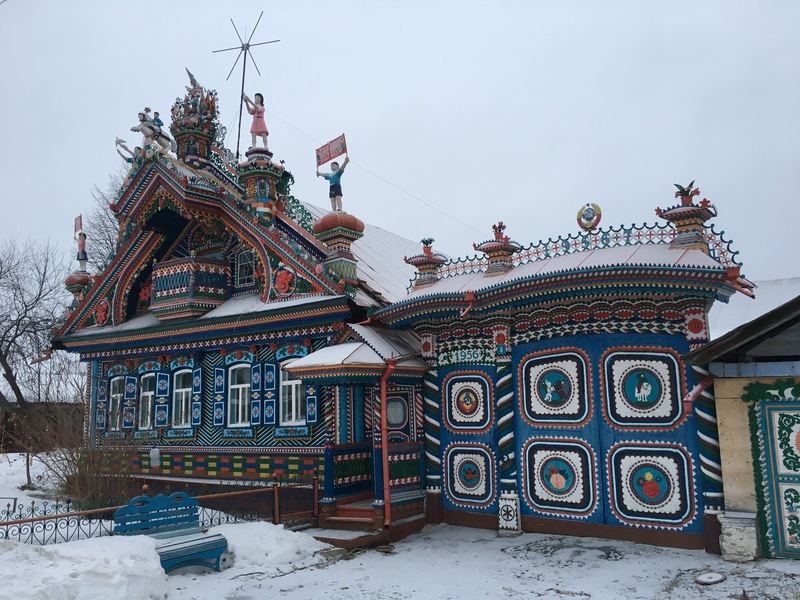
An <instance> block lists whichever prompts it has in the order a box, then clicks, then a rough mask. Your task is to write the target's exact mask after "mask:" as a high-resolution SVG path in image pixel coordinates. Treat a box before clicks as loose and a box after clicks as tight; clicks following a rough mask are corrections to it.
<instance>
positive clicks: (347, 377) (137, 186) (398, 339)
mask: <svg viewBox="0 0 800 600" xmlns="http://www.w3.org/2000/svg"><path fill="white" fill-rule="evenodd" d="M216 100H217V99H216V94H215V92H213V91H209V90H206V89H204V88H202V87H200V86H199V85H193V86H192V87H191V88H190V89H189V93H188V94H187V95H186V97H185V98H183V99H179V100H178V101H177V102H176V104H175V107H174V108H173V110H172V119H173V120H172V124H171V132H172V134H173V136H174V140H175V142H176V145H177V159H175V158H173V157H172V156H171V155H169V154H168V153H166V152H162V151H160V150H159V149H158V148H157V146H156V144H155V143H154V142H153V141H152V140H148V139H146V140H145V143H144V144H143V148H144V150H143V151H142V152H141V154H137V155H136V156H135V157H134V158H133V163H132V167H131V170H130V172H129V174H128V176H127V178H126V180H125V182H124V185H123V187H122V189H121V190H120V193H119V196H118V198H117V200H116V202H115V203H114V204H113V205H112V207H111V208H112V211H113V212H114V213H115V215H116V217H117V219H118V221H119V225H120V233H119V240H118V245H117V252H116V253H115V254H114V255H113V256H111V257H109V263H108V266H107V267H106V268H105V270H104V271H103V272H102V273H100V274H99V275H98V276H97V277H94V278H90V277H89V276H88V275H87V274H85V273H77V274H73V275H71V276H70V278H69V282H68V286H69V289H70V290H71V291H72V292H73V293H74V294H75V302H74V303H73V306H72V307H71V308H70V311H69V313H68V315H67V319H66V322H65V323H64V324H63V326H62V327H61V328H60V330H59V331H57V332H56V335H55V337H54V340H53V346H54V347H55V348H61V349H66V350H67V351H70V352H77V353H79V354H80V356H81V359H82V360H83V361H85V362H86V363H87V365H88V370H89V383H90V391H89V394H90V405H91V414H90V415H89V430H88V434H89V438H90V442H91V443H92V444H93V445H94V446H95V447H98V446H100V445H102V444H115V443H116V444H120V443H121V441H122V440H124V441H125V443H126V444H130V443H133V444H134V445H136V446H137V447H138V452H137V453H136V457H135V459H134V471H135V472H137V473H139V474H141V475H143V476H145V477H151V478H153V477H159V478H173V479H178V480H203V481H222V482H240V481H243V480H263V481H266V482H270V481H272V478H273V477H279V478H282V479H287V478H288V479H298V480H299V479H305V478H310V477H311V476H312V475H314V474H318V475H319V476H320V477H321V480H322V482H323V485H324V491H325V498H324V500H323V504H324V505H325V506H326V507H327V506H329V505H333V504H335V501H336V498H340V497H342V496H344V497H347V498H349V499H353V498H354V495H358V497H359V498H360V499H364V498H368V499H370V500H371V501H372V503H374V504H375V505H376V507H375V508H373V507H372V506H370V503H367V506H366V508H365V509H364V511H363V512H364V513H366V515H367V517H366V520H368V521H373V520H374V526H375V527H376V528H380V527H381V526H382V524H383V521H382V518H383V517H382V509H381V506H382V497H383V496H382V495H383V493H384V488H383V483H382V481H383V479H382V473H383V470H382V469H383V468H384V466H385V464H384V463H383V462H382V456H385V457H386V458H388V459H389V460H390V461H391V468H392V472H395V471H396V472H398V473H403V474H404V476H403V477H399V478H397V481H396V482H393V486H394V487H393V488H392V490H391V491H392V493H395V492H399V493H402V494H405V496H404V498H405V499H406V500H407V502H408V504H409V505H410V506H413V507H415V508H414V509H413V510H414V512H415V513H416V514H417V515H419V516H422V515H423V508H422V505H423V503H422V500H423V490H422V485H423V479H422V477H421V473H422V470H421V469H422V457H421V452H420V439H421V435H422V428H421V424H422V418H421V415H422V407H421V393H420V390H421V382H422V375H423V373H424V372H425V371H426V370H427V365H426V364H425V363H424V362H423V361H421V360H416V361H411V362H407V363H405V364H403V365H401V366H399V367H398V368H396V369H392V372H391V373H390V374H388V375H387V374H386V373H385V369H381V368H379V367H378V366H377V365H375V364H371V363H370V365H369V367H370V368H368V367H365V366H364V365H362V364H359V365H358V366H357V367H356V368H355V370H353V371H349V370H347V369H345V370H343V372H342V373H341V374H340V376H338V377H336V378H330V379H329V380H325V381H324V382H322V383H320V384H317V383H308V382H304V381H303V380H301V379H299V378H298V377H296V376H295V375H293V374H292V373H291V372H289V371H287V370H286V368H285V367H286V366H287V365H288V364H291V363H292V362H293V361H296V360H297V359H299V358H301V357H304V356H306V355H308V354H310V353H312V352H314V351H315V350H319V349H322V348H325V347H327V346H329V345H331V344H333V343H336V342H345V341H347V342H348V343H351V344H352V343H363V344H364V347H363V349H362V351H361V353H360V354H359V355H358V356H359V357H361V358H363V356H362V355H364V354H368V352H367V350H368V348H369V344H372V345H373V346H375V345H376V344H377V346H376V347H377V349H378V351H379V352H380V351H384V350H385V349H386V348H389V349H390V351H389V354H387V356H386V358H387V359H391V358H392V356H393V355H392V354H391V353H392V352H393V350H391V349H392V348H394V347H395V346H397V345H398V343H399V346H398V347H400V348H402V351H403V353H404V354H410V353H412V354H413V353H414V352H415V351H418V348H417V346H418V341H417V340H416V339H415V338H414V336H413V335H408V334H397V333H394V332H391V331H388V330H384V331H380V330H374V329H367V328H359V327H358V326H357V325H352V326H349V324H355V323H358V322H362V321H364V320H365V319H367V316H368V312H369V311H371V310H374V309H376V308H380V307H383V306H386V305H388V304H389V303H390V302H391V301H393V300H395V299H397V298H399V297H400V296H402V295H403V294H404V293H405V290H406V289H407V286H408V280H409V279H410V278H411V277H412V276H413V268H412V267H410V266H408V265H406V264H405V263H403V261H402V258H403V256H404V255H405V254H407V253H409V252H412V251H415V249H416V244H413V243H411V242H409V241H408V240H405V239H403V238H401V237H399V236H396V235H394V234H391V233H389V232H386V231H383V230H380V229H378V228H374V227H365V225H364V224H363V223H362V222H361V221H360V220H359V219H357V218H356V217H354V216H352V215H350V214H347V213H345V212H334V213H327V214H326V213H323V212H322V211H319V210H318V209H314V208H313V207H307V206H305V205H303V204H301V203H300V202H299V201H297V200H296V199H295V198H294V197H292V196H291V193H290V186H291V183H292V181H293V178H292V175H291V173H289V172H288V171H287V170H285V168H284V167H283V165H282V164H281V162H278V161H273V156H272V154H271V153H270V152H268V151H267V150H265V149H261V148H255V149H252V148H251V149H250V150H249V151H248V152H247V153H246V159H245V160H244V162H241V163H240V164H236V162H235V160H234V159H233V157H232V156H231V155H230V153H229V152H228V151H226V150H225V149H224V147H223V146H222V143H221V140H222V139H223V137H224V136H222V135H221V133H220V127H219V123H218V116H217V105H216ZM309 211H314V212H309ZM365 231H366V233H367V238H366V239H364V240H363V242H361V241H360V238H362V236H363V235H364V233H365ZM393 344H394V345H393ZM376 356H377V355H374V356H371V357H368V358H369V360H373V359H375V357H376ZM377 360H378V361H379V362H382V363H383V364H384V366H385V365H386V363H385V361H383V359H377ZM367 362H368V363H369V361H367ZM342 363H343V365H346V361H345V360H344V359H343V361H342ZM343 381H348V382H350V383H352V382H355V381H357V382H359V384H361V387H359V388H358V389H356V390H355V391H351V390H350V388H348V389H347V390H345V389H344V388H342V387H341V386H339V385H338V384H339V382H343ZM381 385H382V386H383V387H382V388H381ZM381 389H382V390H383V393H384V395H385V394H386V393H387V390H388V391H390V392H391V395H392V399H391V400H390V403H389V405H390V406H391V407H392V408H393V409H396V410H402V411H404V412H405V414H406V415H407V416H408V418H407V419H405V421H404V422H403V423H402V424H398V423H393V425H392V426H390V427H389V429H388V430H386V431H384V434H385V435H384V438H383V439H388V440H389V443H388V444H386V445H384V449H383V450H384V451H383V452H381V451H379V450H376V449H375V448H376V447H377V448H379V449H380V444H381V442H380V435H381V429H380V423H379V422H378V421H377V420H376V418H379V417H380V411H379V410H377V409H376V408H375V407H376V406H378V404H379V400H378V394H379V391H380V390H381ZM401 405H402V406H401ZM376 415H377V417H376ZM387 436H388V438H387ZM153 449H156V450H157V454H158V455H159V460H157V461H151V458H150V457H151V451H153ZM373 489H374V490H375V491H374V492H373ZM329 512H331V511H326V512H325V514H324V515H323V518H324V517H325V516H326V515H327V514H328V513H329ZM339 518H341V516H340V517H339ZM358 518H359V517H356V521H358ZM362 524H363V521H362Z"/></svg>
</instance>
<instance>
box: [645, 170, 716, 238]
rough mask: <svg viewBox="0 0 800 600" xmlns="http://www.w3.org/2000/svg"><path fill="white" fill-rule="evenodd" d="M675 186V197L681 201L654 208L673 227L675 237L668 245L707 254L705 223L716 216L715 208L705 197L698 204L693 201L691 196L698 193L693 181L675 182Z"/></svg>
mask: <svg viewBox="0 0 800 600" xmlns="http://www.w3.org/2000/svg"><path fill="white" fill-rule="evenodd" d="M675 187H677V188H678V191H677V192H675V197H676V198H680V199H681V203H680V204H679V205H677V206H672V207H670V208H667V209H661V208H656V214H657V215H658V216H659V217H661V218H662V219H666V220H667V221H669V222H670V223H672V225H673V226H674V227H675V237H674V238H673V239H672V242H671V243H670V247H671V248H680V249H681V250H689V249H695V250H700V251H701V252H705V253H706V254H708V253H709V251H708V242H706V239H705V228H706V225H705V223H706V221H708V220H709V219H711V218H713V217H716V216H717V210H716V208H714V206H713V205H712V204H711V202H709V200H708V199H707V198H703V199H702V200H701V201H700V202H699V203H698V204H694V203H693V201H692V198H693V197H694V196H697V195H699V194H700V190H699V189H697V188H695V187H694V181H692V182H691V183H690V184H689V185H688V186H687V187H683V186H681V185H678V184H677V183H676V184H675Z"/></svg>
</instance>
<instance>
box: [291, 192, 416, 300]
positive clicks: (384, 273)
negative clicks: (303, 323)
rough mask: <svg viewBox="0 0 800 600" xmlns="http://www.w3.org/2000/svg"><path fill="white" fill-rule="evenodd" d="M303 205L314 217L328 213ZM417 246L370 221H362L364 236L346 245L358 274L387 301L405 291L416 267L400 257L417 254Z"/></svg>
mask: <svg viewBox="0 0 800 600" xmlns="http://www.w3.org/2000/svg"><path fill="white" fill-rule="evenodd" d="M303 206H305V207H306V209H308V211H309V212H310V213H311V214H312V215H313V216H314V218H315V219H320V218H322V217H324V216H325V215H326V214H328V211H325V210H322V209H321V208H319V207H318V206H314V205H312V204H307V203H305V202H303ZM356 216H358V215H356ZM421 248H422V247H421V246H420V244H419V243H418V242H412V241H411V240H409V239H407V238H404V237H401V236H399V235H397V234H395V233H392V232H390V231H386V230H385V229H381V228H380V227H375V226H374V225H365V227H364V237H362V238H361V239H358V240H356V241H355V242H353V245H352V246H351V247H350V249H351V251H352V252H353V255H354V256H355V257H356V260H358V278H359V279H361V280H363V281H364V282H365V283H366V285H367V286H368V287H370V288H372V289H373V290H375V291H376V292H378V293H379V294H381V295H382V296H383V297H384V298H386V300H388V301H389V302H396V301H397V300H399V299H400V298H402V297H404V296H405V295H406V290H407V289H408V285H409V283H410V281H411V279H413V278H414V275H415V274H416V269H415V268H414V267H412V266H411V265H409V264H406V262H405V261H404V260H403V258H405V257H406V256H414V255H415V254H419V253H420V251H421ZM356 300H358V298H356Z"/></svg>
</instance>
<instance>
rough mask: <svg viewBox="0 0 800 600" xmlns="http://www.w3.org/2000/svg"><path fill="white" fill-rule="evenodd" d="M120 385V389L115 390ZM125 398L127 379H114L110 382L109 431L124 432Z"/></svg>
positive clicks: (120, 376) (118, 377)
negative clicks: (123, 402)
mask: <svg viewBox="0 0 800 600" xmlns="http://www.w3.org/2000/svg"><path fill="white" fill-rule="evenodd" d="M116 384H119V389H118V390H115V388H116V387H117V385H116ZM124 396H125V377H124V376H123V375H119V376H117V377H112V378H111V380H110V381H109V382H108V431H122V400H123V398H124Z"/></svg>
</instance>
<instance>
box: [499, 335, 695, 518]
mask: <svg viewBox="0 0 800 600" xmlns="http://www.w3.org/2000/svg"><path fill="white" fill-rule="evenodd" d="M687 350H688V345H687V343H686V341H685V340H684V339H683V338H682V337H680V336H673V335H664V334H648V333H643V334H626V335H622V334H607V335H603V336H599V335H592V336H569V337H562V338H557V339H551V340H543V341H540V342H533V343H529V344H523V345H519V346H517V347H515V348H514V354H513V356H514V367H515V368H514V377H515V383H514V385H515V391H516V396H517V410H518V411H519V416H520V418H519V420H518V432H517V433H518V435H517V436H516V451H517V455H518V456H519V475H520V476H519V484H520V499H521V511H522V514H523V515H530V516H536V517H545V518H569V519H578V520H582V521H586V522H590V523H598V524H600V523H602V524H609V525H627V526H635V527H651V528H657V529H666V530H672V531H681V532H692V533H696V532H699V531H702V519H701V518H700V516H701V515H702V500H701V494H700V492H701V484H700V481H699V469H698V468H696V466H695V465H696V464H698V456H697V455H698V448H697V438H696V430H695V426H694V420H693V418H691V417H688V416H687V415H686V414H685V413H684V410H683V407H682V403H681V399H682V398H683V396H684V395H685V393H686V389H687V388H686V371H685V369H684V368H683V367H682V363H681V361H680V355H681V353H683V352H686V351H687Z"/></svg>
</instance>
